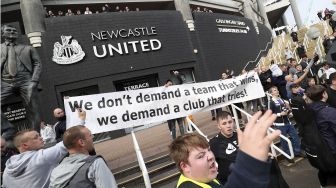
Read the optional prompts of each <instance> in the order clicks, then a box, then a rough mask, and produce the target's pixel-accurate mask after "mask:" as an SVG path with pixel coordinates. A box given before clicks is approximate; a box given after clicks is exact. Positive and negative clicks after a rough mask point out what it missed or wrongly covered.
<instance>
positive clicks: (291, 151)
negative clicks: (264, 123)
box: [231, 104, 294, 159]
mask: <svg viewBox="0 0 336 188" xmlns="http://www.w3.org/2000/svg"><path fill="white" fill-rule="evenodd" d="M231 107H232V111H233V115H234V119H235V122H236V126H237V127H239V122H238V116H237V110H239V111H240V112H241V113H243V114H244V115H246V116H247V118H248V120H249V118H251V117H252V115H250V114H249V113H247V112H246V111H244V110H243V109H240V108H239V107H237V106H236V105H234V104H231ZM274 131H275V130H274V129H273V128H271V127H270V128H268V132H269V133H272V132H274ZM280 137H281V138H282V139H284V140H285V141H286V142H287V143H288V148H289V153H290V155H288V154H287V153H286V152H284V151H283V150H281V149H280V148H279V147H278V146H276V145H275V144H274V142H272V144H271V151H272V155H273V156H276V153H275V150H277V151H278V152H280V153H281V154H282V155H284V156H285V157H286V158H288V159H293V158H294V152H293V146H292V142H291V141H290V140H289V139H288V138H287V137H286V136H284V135H282V134H280Z"/></svg>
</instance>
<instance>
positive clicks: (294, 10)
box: [289, 0, 303, 29]
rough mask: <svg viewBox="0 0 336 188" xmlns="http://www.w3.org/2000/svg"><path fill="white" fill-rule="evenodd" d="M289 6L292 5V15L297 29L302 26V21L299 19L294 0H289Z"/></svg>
mask: <svg viewBox="0 0 336 188" xmlns="http://www.w3.org/2000/svg"><path fill="white" fill-rule="evenodd" d="M289 2H290V4H291V7H292V12H293V15H294V19H295V22H296V26H297V27H298V29H300V28H302V27H303V24H302V21H301V16H300V12H299V8H298V6H297V4H296V1H295V0H289Z"/></svg>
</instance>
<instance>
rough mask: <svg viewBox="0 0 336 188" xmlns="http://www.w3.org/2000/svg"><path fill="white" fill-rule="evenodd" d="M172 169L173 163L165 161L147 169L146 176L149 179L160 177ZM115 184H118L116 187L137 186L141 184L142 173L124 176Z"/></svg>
mask: <svg viewBox="0 0 336 188" xmlns="http://www.w3.org/2000/svg"><path fill="white" fill-rule="evenodd" d="M172 168H176V167H175V163H174V162H173V161H166V162H164V163H161V164H158V165H156V166H153V167H151V168H148V174H149V177H150V178H151V179H152V178H155V177H156V176H158V175H160V174H161V173H164V172H166V171H169V170H171V169H172ZM158 172H160V174H158ZM117 182H118V187H122V186H125V187H128V186H132V185H137V184H139V183H143V176H142V172H141V171H139V172H136V173H134V174H131V175H128V176H125V177H123V178H121V179H117ZM127 185H128V186H127Z"/></svg>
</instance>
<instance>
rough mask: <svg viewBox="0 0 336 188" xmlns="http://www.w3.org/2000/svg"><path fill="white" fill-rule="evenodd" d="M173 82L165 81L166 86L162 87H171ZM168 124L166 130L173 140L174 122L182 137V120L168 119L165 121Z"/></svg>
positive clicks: (174, 132)
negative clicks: (167, 129)
mask: <svg viewBox="0 0 336 188" xmlns="http://www.w3.org/2000/svg"><path fill="white" fill-rule="evenodd" d="M172 85H173V82H172V81H171V80H167V81H166V84H165V85H164V86H165V87H169V86H172ZM167 122H168V128H169V131H170V134H171V135H172V138H173V140H175V138H176V126H175V122H177V124H178V126H179V130H180V133H181V135H184V125H183V118H176V119H170V120H168V121H167Z"/></svg>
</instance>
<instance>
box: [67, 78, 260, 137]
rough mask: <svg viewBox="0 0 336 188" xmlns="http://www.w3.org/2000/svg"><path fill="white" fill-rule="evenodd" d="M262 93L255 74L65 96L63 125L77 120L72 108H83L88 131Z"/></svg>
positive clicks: (145, 121) (168, 116)
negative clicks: (65, 120) (166, 85)
mask: <svg viewBox="0 0 336 188" xmlns="http://www.w3.org/2000/svg"><path fill="white" fill-rule="evenodd" d="M263 96H265V93H264V90H263V88H262V85H261V83H260V80H259V77H258V74H257V73H255V72H253V71H252V72H249V73H248V74H245V75H242V76H238V77H236V78H234V79H227V80H218V81H211V82H201V83H194V84H183V85H174V86H169V87H164V86H162V87H156V88H147V89H140V90H131V91H121V92H112V93H102V94H97V95H86V96H78V97H69V98H68V99H65V100H64V107H65V112H66V115H67V125H70V126H74V125H76V124H77V123H78V122H79V119H78V115H77V111H76V108H82V109H83V110H85V111H86V116H87V118H86V124H85V126H87V127H88V128H89V129H90V130H91V131H92V133H101V132H106V131H112V130H117V129H125V128H129V127H133V126H138V125H144V124H150V123H154V122H162V121H165V120H168V119H173V118H178V117H185V116H187V115H190V114H193V113H196V112H200V111H208V110H212V109H216V108H220V107H223V106H226V105H228V104H231V103H238V102H243V101H248V100H252V99H256V98H260V97H263Z"/></svg>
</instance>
